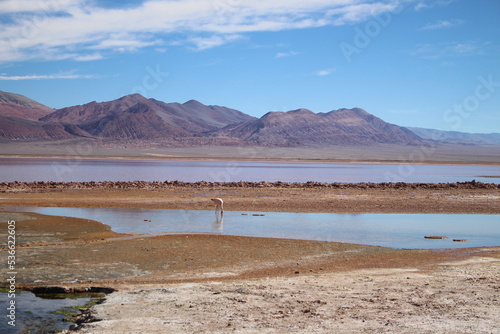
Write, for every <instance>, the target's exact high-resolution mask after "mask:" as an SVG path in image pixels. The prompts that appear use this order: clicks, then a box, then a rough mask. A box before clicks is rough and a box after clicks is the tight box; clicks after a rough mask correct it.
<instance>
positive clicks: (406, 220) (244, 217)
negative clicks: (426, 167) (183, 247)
mask: <svg viewBox="0 0 500 334" xmlns="http://www.w3.org/2000/svg"><path fill="white" fill-rule="evenodd" d="M5 209H6V210H8V211H28V212H37V213H41V214H46V215H54V216H67V217H77V218H85V219H91V220H96V221H99V222H102V223H104V224H107V225H109V226H111V228H112V230H113V231H115V232H118V233H134V234H150V233H152V234H155V233H159V234H162V233H224V234H230V235H241V236H255V237H273V238H291V239H307V240H323V241H337V242H348V243H356V244H366V245H375V246H385V247H393V248H458V247H481V246H500V219H499V216H498V215H456V214H334V213H288V212H265V213H254V212H239V211H226V212H225V214H224V217H223V219H220V217H218V216H216V215H215V213H214V212H213V211H202V210H158V209H97V208H55V207H54V208H49V207H46V208H40V207H8V208H5ZM254 214H264V216H254ZM428 235H439V236H448V237H449V238H448V239H445V240H430V239H425V238H424V236H428ZM453 239H467V240H468V241H467V242H454V241H453Z"/></svg>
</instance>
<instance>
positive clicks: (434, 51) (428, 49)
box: [412, 41, 489, 59]
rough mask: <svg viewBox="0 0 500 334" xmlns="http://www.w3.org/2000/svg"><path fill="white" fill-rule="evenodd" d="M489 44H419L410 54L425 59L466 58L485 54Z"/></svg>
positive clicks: (467, 42)
mask: <svg viewBox="0 0 500 334" xmlns="http://www.w3.org/2000/svg"><path fill="white" fill-rule="evenodd" d="M488 45H489V43H481V42H478V41H465V42H449V43H440V44H429V43H426V44H419V45H417V46H416V48H415V50H414V51H413V52H412V54H413V55H414V56H420V57H422V58H427V59H439V58H444V57H452V56H468V55H483V54H486V51H487V47H488Z"/></svg>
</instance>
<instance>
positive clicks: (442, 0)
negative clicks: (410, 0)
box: [415, 0, 453, 11]
mask: <svg viewBox="0 0 500 334" xmlns="http://www.w3.org/2000/svg"><path fill="white" fill-rule="evenodd" d="M452 2H453V0H430V1H418V3H417V4H416V5H415V10H416V11H420V10H423V9H428V8H434V7H437V6H447V5H449V4H451V3H452Z"/></svg>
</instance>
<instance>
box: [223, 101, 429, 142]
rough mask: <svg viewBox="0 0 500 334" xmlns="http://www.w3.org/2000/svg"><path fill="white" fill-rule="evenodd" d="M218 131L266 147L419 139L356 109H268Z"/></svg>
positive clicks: (411, 133) (407, 131)
mask: <svg viewBox="0 0 500 334" xmlns="http://www.w3.org/2000/svg"><path fill="white" fill-rule="evenodd" d="M220 133H221V134H223V135H226V136H230V137H237V138H240V139H241V140H243V141H246V142H250V143H254V144H258V145H266V146H308V145H315V146H325V145H331V144H335V145H370V144H374V143H384V144H406V145H408V144H418V143H421V142H422V139H421V138H420V137H418V136H417V135H415V134H414V133H413V132H411V131H410V130H408V129H406V128H402V127H399V126H397V125H393V124H389V123H386V122H384V121H383V120H381V119H380V118H377V117H375V116H373V115H371V114H369V113H367V112H366V111H364V110H363V109H359V108H354V109H339V110H334V111H330V112H328V113H319V114H315V113H313V112H312V111H310V110H307V109H298V110H292V111H288V112H269V113H267V114H266V115H264V116H263V117H262V118H260V119H258V120H254V121H250V122H246V123H244V124H239V125H235V126H228V127H226V128H224V129H222V130H220Z"/></svg>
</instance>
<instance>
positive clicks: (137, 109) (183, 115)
mask: <svg viewBox="0 0 500 334" xmlns="http://www.w3.org/2000/svg"><path fill="white" fill-rule="evenodd" d="M252 119H254V118H253V117H251V116H248V115H246V114H244V113H242V112H239V111H237V110H234V109H229V108H225V107H219V106H206V105H204V104H201V103H199V102H197V101H194V100H191V101H188V102H186V103H184V104H179V103H165V102H161V101H157V100H155V99H146V98H145V97H143V96H141V95H139V94H133V95H128V96H124V97H122V98H120V99H118V100H114V101H109V102H102V103H97V102H90V103H87V104H85V105H81V106H74V107H68V108H63V109H59V110H57V111H55V112H53V113H52V114H50V115H47V116H45V117H42V118H40V121H43V122H49V123H61V124H71V125H74V126H76V127H78V128H79V129H81V130H83V131H84V132H85V133H87V134H89V135H91V136H95V137H104V138H115V139H162V138H176V137H190V136H195V135H199V134H200V133H202V132H205V131H211V130H215V129H219V128H222V127H224V126H227V125H228V124H232V123H235V122H244V121H248V120H252Z"/></svg>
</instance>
